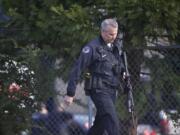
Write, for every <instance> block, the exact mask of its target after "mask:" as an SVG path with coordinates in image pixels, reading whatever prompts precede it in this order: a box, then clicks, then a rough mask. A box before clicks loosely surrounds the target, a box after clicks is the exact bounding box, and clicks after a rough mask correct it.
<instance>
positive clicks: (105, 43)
mask: <svg viewBox="0 0 180 135" xmlns="http://www.w3.org/2000/svg"><path fill="white" fill-rule="evenodd" d="M117 34H118V23H117V21H116V20H115V19H112V18H110V19H105V20H103V22H102V23H101V32H100V36H99V37H97V38H95V39H94V40H92V41H90V42H89V43H88V44H86V45H85V46H84V48H83V49H82V51H81V54H80V56H79V58H78V60H77V61H76V63H75V65H74V67H73V69H72V72H71V74H70V79H69V82H68V87H67V95H66V96H65V99H64V101H65V103H66V104H68V105H70V104H71V103H72V102H73V98H74V95H75V90H76V84H77V82H78V80H79V79H80V76H81V74H82V72H84V71H85V70H86V69H88V77H87V78H88V79H87V82H85V90H86V93H88V94H89V96H90V97H91V99H92V101H93V102H94V104H95V106H96V109H97V112H96V116H95V121H94V123H93V126H92V127H91V128H90V130H89V132H88V135H119V122H118V117H117V113H116V110H115V100H116V93H117V89H118V86H119V83H120V78H121V73H122V68H123V64H122V60H121V55H120V53H121V50H120V49H121V46H120V45H119V41H118V42H116V37H117Z"/></svg>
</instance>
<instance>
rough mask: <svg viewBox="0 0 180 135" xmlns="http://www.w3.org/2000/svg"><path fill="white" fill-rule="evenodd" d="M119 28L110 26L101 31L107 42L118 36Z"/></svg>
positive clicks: (111, 41)
mask: <svg viewBox="0 0 180 135" xmlns="http://www.w3.org/2000/svg"><path fill="white" fill-rule="evenodd" d="M117 32H118V28H114V27H112V26H108V27H107V28H106V29H105V30H102V31H101V36H102V38H103V39H104V41H105V42H106V43H113V42H114V40H115V39H116V37H117Z"/></svg>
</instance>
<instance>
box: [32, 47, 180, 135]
mask: <svg viewBox="0 0 180 135" xmlns="http://www.w3.org/2000/svg"><path fill="white" fill-rule="evenodd" d="M127 58H128V68H129V71H130V74H131V81H132V86H133V96H134V102H135V110H134V111H135V114H136V118H137V134H138V135H146V134H148V133H149V134H152V135H154V134H160V135H179V134H180V116H179V111H180V85H179V84H180V47H179V46H171V47H170V46H167V47H166V46H161V47H149V48H146V49H142V48H136V49H129V50H128V51H127ZM55 84H56V85H55V88H56V90H57V93H58V95H57V96H56V97H54V98H53V99H54V100H52V99H51V98H50V99H51V103H49V101H47V102H46V103H45V104H43V105H42V110H41V111H40V112H38V113H35V114H33V115H32V118H33V123H32V133H31V134H32V135H41V134H43V135H45V134H49V135H85V134H87V131H88V129H89V127H90V126H91V125H92V124H93V123H92V121H93V120H94V115H95V112H96V110H95V108H94V106H93V104H92V102H91V100H90V98H89V97H86V96H85V95H84V91H83V87H84V86H83V83H81V84H79V85H78V87H77V93H76V98H75V101H74V104H73V105H72V106H70V107H67V108H65V110H62V108H61V105H62V104H61V103H62V102H63V95H64V94H65V92H66V91H65V90H66V84H65V83H64V82H63V81H62V80H61V79H60V78H57V79H56V83H55ZM44 94H46V93H44ZM126 101H127V96H126V95H125V94H123V90H122V89H121V90H120V91H119V94H118V101H117V106H116V107H117V110H118V113H119V120H120V127H121V128H120V133H121V134H122V135H128V132H129V131H128V129H129V128H128V127H129V123H128V121H129V116H130V114H129V113H127V106H126ZM45 105H46V106H48V107H49V108H51V109H50V110H49V111H48V110H47V108H48V107H47V108H45ZM53 106H54V107H53ZM57 106H58V110H60V111H57V110H56V111H52V110H53V108H55V109H57V108H56V107H57Z"/></svg>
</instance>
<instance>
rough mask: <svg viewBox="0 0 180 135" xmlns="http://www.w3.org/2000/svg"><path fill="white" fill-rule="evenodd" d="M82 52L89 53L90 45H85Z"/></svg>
mask: <svg viewBox="0 0 180 135" xmlns="http://www.w3.org/2000/svg"><path fill="white" fill-rule="evenodd" d="M82 52H83V53H89V52H90V47H89V46H86V47H84V48H83V49H82Z"/></svg>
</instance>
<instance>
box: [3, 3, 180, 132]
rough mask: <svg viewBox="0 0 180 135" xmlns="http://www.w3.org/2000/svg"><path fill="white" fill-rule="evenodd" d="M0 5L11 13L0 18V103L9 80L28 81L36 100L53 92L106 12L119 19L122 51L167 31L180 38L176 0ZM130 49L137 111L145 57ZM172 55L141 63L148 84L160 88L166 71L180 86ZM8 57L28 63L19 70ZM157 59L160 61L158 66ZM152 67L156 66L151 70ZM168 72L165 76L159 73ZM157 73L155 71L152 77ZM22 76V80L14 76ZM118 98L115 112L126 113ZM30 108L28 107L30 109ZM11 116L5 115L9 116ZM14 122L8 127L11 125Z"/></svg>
mask: <svg viewBox="0 0 180 135" xmlns="http://www.w3.org/2000/svg"><path fill="white" fill-rule="evenodd" d="M1 5H2V6H3V10H4V13H5V14H6V15H8V16H9V17H10V20H9V21H7V22H0V58H1V59H0V60H1V62H2V63H5V62H9V64H10V65H11V66H10V68H7V67H5V66H3V64H1V66H0V71H2V70H4V71H6V70H7V71H8V73H6V72H0V79H1V80H3V81H4V83H5V85H6V89H4V90H3V91H5V95H4V94H3V96H2V95H1V99H2V100H3V101H2V100H1V102H5V101H6V102H7V103H9V104H11V103H12V101H10V100H9V99H8V98H7V91H6V90H7V87H8V85H9V83H11V82H13V81H16V82H17V83H20V84H21V85H23V87H25V85H24V84H25V82H26V83H27V82H28V85H27V86H26V87H27V88H29V89H28V90H30V93H32V94H33V95H34V96H35V101H42V100H45V99H46V98H47V97H48V96H53V95H54V94H55V93H54V91H53V80H54V78H55V77H56V76H57V75H58V76H60V77H63V79H65V80H66V79H67V75H68V72H69V71H70V68H71V67H72V64H73V62H74V60H75V59H76V58H77V56H78V54H79V51H80V50H81V48H82V47H83V45H84V44H86V43H87V42H88V41H89V40H90V39H92V38H93V37H95V36H97V35H98V32H99V30H98V28H99V25H100V22H101V20H102V19H104V18H106V17H116V18H117V20H118V21H119V22H120V25H121V26H122V30H121V31H122V32H124V34H125V35H124V36H125V37H124V46H125V49H127V50H128V49H129V48H131V47H144V48H145V47H146V46H147V40H150V41H154V40H156V39H157V38H159V37H164V36H166V37H167V38H168V41H169V42H172V43H173V42H178V43H179V39H180V38H179V35H180V25H179V24H180V20H179V14H180V10H179V7H180V2H179V0H171V1H168V0H144V1H143V0H126V1H124V0H118V1H116V0H111V1H110V0H88V1H83V0H78V1H73V0H64V1H59V0H30V1H26V0H15V1H12V0H2V1H1ZM129 51H130V53H129V54H128V58H132V59H130V60H128V61H130V64H129V65H130V71H131V73H132V80H133V83H134V86H135V103H136V104H137V106H136V107H137V110H138V111H140V112H141V109H142V108H143V107H144V106H145V105H146V98H145V96H144V95H143V94H142V93H141V94H139V93H138V92H139V91H144V90H146V87H141V88H138V87H140V86H139V85H140V78H139V73H140V69H141V65H142V63H143V61H142V60H144V59H145V58H143V57H144V56H143V51H142V50H141V51H137V50H136V51H133V50H130V49H129ZM137 53H138V54H137ZM171 56H172V57H171V58H170V59H171V61H165V60H164V59H163V60H162V59H158V60H156V58H155V57H153V58H151V59H149V60H147V62H146V66H148V67H150V68H151V71H152V73H153V75H151V78H152V80H153V83H155V84H152V85H156V89H160V88H161V87H163V86H162V83H163V80H168V79H169V76H171V78H172V80H171V81H172V82H173V84H175V85H176V86H177V89H178V90H179V86H178V84H179V76H178V75H177V71H178V69H179V68H178V67H179V65H178V64H174V63H178V60H179V55H178V56H174V55H171ZM140 58H141V59H142V60H140ZM57 59H60V60H62V61H61V63H60V65H59V69H55V68H54V64H55V61H56V60H57ZM131 60H132V61H131ZM13 61H16V62H18V63H19V65H18V66H22V65H23V66H26V67H28V68H29V70H28V71H27V72H25V73H23V74H19V73H18V72H17V67H18V66H17V65H14V64H13ZM133 61H134V62H135V64H133ZM159 63H161V64H160V65H158V64H159ZM164 65H167V66H164ZM157 66H159V67H161V68H159V69H156V68H155V67H157ZM169 67H170V68H169ZM29 71H33V73H34V74H29V73H28V72H29ZM167 71H168V72H169V76H165V74H164V73H165V72H167ZM157 73H158V75H159V76H155V75H157ZM22 76H24V78H25V81H22V80H21V81H19V80H20V78H21V77H22ZM32 78H33V79H32ZM122 100H123V101H124V100H125V97H122V99H121V100H119V104H118V105H119V106H120V107H119V108H118V110H119V114H120V115H121V116H122V117H125V116H126V115H127V113H126V112H125V111H123V109H121V107H122V108H123V107H124V103H123V102H121V101H122ZM11 105H12V108H13V109H14V110H15V109H17V108H16V107H17V106H16V105H17V104H16V105H13V104H11ZM10 108H11V106H10ZM0 109H1V108H0ZM30 109H32V110H31V111H33V110H34V109H35V108H30ZM17 111H19V112H18V113H20V114H22V117H23V118H26V113H25V112H26V111H27V110H26V111H25V112H24V110H23V111H22V110H18V109H17ZM143 111H145V109H144V110H143ZM143 113H144V112H143ZM8 116H9V115H8ZM4 118H7V117H6V115H4V113H3V114H2V117H0V119H1V120H2V121H3V120H4ZM14 118H15V117H13V118H10V117H9V120H8V121H12V120H13V119H14ZM28 118H29V117H28ZM16 124H17V123H16ZM16 124H14V125H13V126H14V127H16ZM24 126H27V125H24ZM1 127H2V128H3V129H4V130H3V131H5V130H6V128H5V127H6V124H4V126H1ZM15 130H16V131H15V133H16V132H17V131H20V129H19V128H16V129H15ZM1 131H2V130H1ZM7 134H8V135H10V134H11V133H9V132H8V133H7Z"/></svg>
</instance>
